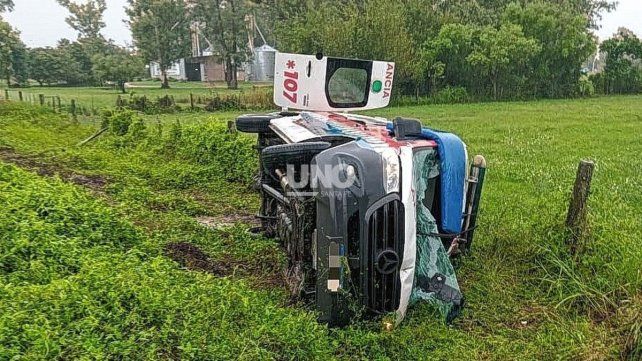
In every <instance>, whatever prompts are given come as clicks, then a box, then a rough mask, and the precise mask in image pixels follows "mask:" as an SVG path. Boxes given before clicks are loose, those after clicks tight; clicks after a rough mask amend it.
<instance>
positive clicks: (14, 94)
mask: <svg viewBox="0 0 642 361" xmlns="http://www.w3.org/2000/svg"><path fill="white" fill-rule="evenodd" d="M4 100H6V101H17V102H21V103H29V104H33V105H40V106H46V107H49V108H51V109H53V110H54V111H56V112H63V111H65V112H67V113H69V114H71V116H72V117H73V118H74V119H76V118H77V117H78V115H84V116H89V115H95V114H97V109H96V108H95V107H94V106H93V102H92V105H91V106H90V107H88V106H85V105H83V104H79V103H78V101H77V100H76V99H73V98H72V99H69V100H67V99H65V98H63V97H60V96H59V95H46V94H42V93H30V92H25V91H24V90H11V89H4Z"/></svg>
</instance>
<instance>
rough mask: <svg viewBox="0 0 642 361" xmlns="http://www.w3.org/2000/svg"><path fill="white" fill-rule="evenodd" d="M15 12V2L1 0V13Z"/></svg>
mask: <svg viewBox="0 0 642 361" xmlns="http://www.w3.org/2000/svg"><path fill="white" fill-rule="evenodd" d="M5 11H13V0H0V13H3V12H5Z"/></svg>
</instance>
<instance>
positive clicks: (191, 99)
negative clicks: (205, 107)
mask: <svg viewBox="0 0 642 361" xmlns="http://www.w3.org/2000/svg"><path fill="white" fill-rule="evenodd" d="M189 105H190V107H191V108H192V110H194V94H193V93H189Z"/></svg>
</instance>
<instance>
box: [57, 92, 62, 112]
mask: <svg viewBox="0 0 642 361" xmlns="http://www.w3.org/2000/svg"><path fill="white" fill-rule="evenodd" d="M56 101H58V110H60V109H61V106H60V95H56Z"/></svg>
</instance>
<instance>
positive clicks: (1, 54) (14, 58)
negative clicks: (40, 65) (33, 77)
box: [0, 20, 27, 86]
mask: <svg viewBox="0 0 642 361" xmlns="http://www.w3.org/2000/svg"><path fill="white" fill-rule="evenodd" d="M25 50H26V47H25V45H24V44H23V43H22V41H21V40H20V33H18V31H16V30H15V29H13V28H12V27H11V25H9V24H8V23H7V22H5V21H2V20H0V76H2V78H3V79H5V81H6V83H7V86H11V79H12V78H15V79H16V81H18V82H20V81H23V80H25V79H23V78H24V77H25V76H26V69H27V68H26V62H25V57H24V52H25Z"/></svg>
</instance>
